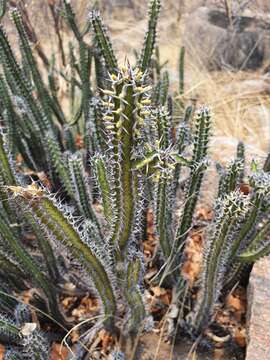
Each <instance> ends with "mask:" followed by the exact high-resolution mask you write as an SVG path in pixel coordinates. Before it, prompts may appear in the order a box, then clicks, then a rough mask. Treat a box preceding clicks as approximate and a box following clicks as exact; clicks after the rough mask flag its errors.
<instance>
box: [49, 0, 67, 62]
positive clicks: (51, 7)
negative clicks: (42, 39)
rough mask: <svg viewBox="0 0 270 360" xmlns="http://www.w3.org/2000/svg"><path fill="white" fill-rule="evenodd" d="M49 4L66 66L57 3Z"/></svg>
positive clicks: (62, 58)
mask: <svg viewBox="0 0 270 360" xmlns="http://www.w3.org/2000/svg"><path fill="white" fill-rule="evenodd" d="M48 5H49V9H50V11H51V14H52V18H53V22H54V28H55V32H56V36H57V38H58V47H59V51H60V54H61V60H62V64H63V66H66V56H65V51H64V45H63V39H62V36H61V33H60V26H59V24H60V22H59V15H58V14H57V12H56V11H55V4H54V3H50V2H49V3H48Z"/></svg>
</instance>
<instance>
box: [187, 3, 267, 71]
mask: <svg viewBox="0 0 270 360" xmlns="http://www.w3.org/2000/svg"><path fill="white" fill-rule="evenodd" d="M233 22H234V25H233V27H231V26H230V22H229V20H228V17H227V16H226V14H225V13H224V12H222V11H220V10H217V9H213V8H208V7H200V8H198V9H197V10H195V11H194V12H192V13H191V14H190V15H188V16H187V17H186V20H185V30H184V34H183V39H184V43H185V46H186V48H187V50H188V51H189V52H191V53H192V54H193V56H197V57H198V60H199V61H201V62H202V63H203V64H204V65H205V66H206V68H208V69H209V70H220V69H222V68H228V69H237V70H239V69H257V68H259V67H260V66H261V65H262V64H263V62H264V61H266V60H267V59H269V55H270V54H269V49H268V48H269V46H268V44H269V39H270V22H268V21H265V20H263V19H261V18H256V17H255V16H251V15H250V16H238V17H235V18H233Z"/></svg>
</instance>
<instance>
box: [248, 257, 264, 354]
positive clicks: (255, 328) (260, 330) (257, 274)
mask: <svg viewBox="0 0 270 360" xmlns="http://www.w3.org/2000/svg"><path fill="white" fill-rule="evenodd" d="M247 328H248V346H247V354H246V360H267V359H270V332H269V329H270V258H269V257H268V258H264V259H262V260H260V261H259V262H258V263H257V264H255V265H254V267H253V270H252V272H251V276H250V280H249V287H248V313H247Z"/></svg>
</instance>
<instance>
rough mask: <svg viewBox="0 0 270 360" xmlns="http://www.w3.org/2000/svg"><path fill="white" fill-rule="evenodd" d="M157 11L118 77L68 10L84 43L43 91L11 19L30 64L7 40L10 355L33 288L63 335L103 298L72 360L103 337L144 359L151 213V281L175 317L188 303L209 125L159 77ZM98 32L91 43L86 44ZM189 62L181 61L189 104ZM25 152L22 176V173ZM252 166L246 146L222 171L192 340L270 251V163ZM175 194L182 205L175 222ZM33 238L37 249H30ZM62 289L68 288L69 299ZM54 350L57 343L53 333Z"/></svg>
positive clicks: (2, 250)
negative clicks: (80, 304) (24, 300)
mask: <svg viewBox="0 0 270 360" xmlns="http://www.w3.org/2000/svg"><path fill="white" fill-rule="evenodd" d="M159 10H160V1H159V0H152V1H151V2H150V12H149V23H148V31H147V32H146V36H145V40H144V46H143V50H142V51H141V54H140V55H139V56H138V59H137V63H136V64H134V65H131V64H130V63H129V62H128V61H126V63H125V64H124V66H119V64H118V61H117V59H116V56H115V54H114V51H113V48H112V45H111V42H110V39H109V36H108V34H107V32H106V30H105V27H104V25H103V22H102V20H101V18H100V15H99V14H98V12H97V11H93V12H91V14H90V15H89V17H88V20H87V26H86V27H85V29H84V30H83V31H82V30H80V29H79V27H78V25H77V22H76V17H75V14H74V13H73V11H72V8H71V5H70V3H69V1H66V0H64V9H63V14H64V17H65V18H66V20H67V23H68V25H69V27H70V28H71V30H72V32H73V34H74V37H75V41H76V43H74V44H70V46H69V58H70V65H71V68H72V71H71V72H70V78H68V77H67V76H66V75H65V74H64V73H63V71H61V69H60V70H59V69H57V67H56V65H55V62H54V61H52V66H51V68H50V70H49V73H48V74H47V75H48V84H47V83H46V82H45V81H44V80H43V72H40V70H39V66H38V62H37V61H36V59H35V56H34V54H33V52H32V50H31V46H30V43H29V40H28V37H27V35H26V32H25V30H24V24H23V21H22V19H21V17H20V13H19V12H18V10H16V9H12V10H11V18H12V20H13V21H14V24H15V26H16V29H17V31H18V35H19V40H20V44H21V51H22V55H23V56H24V58H23V59H24V63H23V64H21V63H19V62H18V61H17V59H16V57H15V55H14V52H13V50H12V48H11V46H10V45H9V42H8V38H7V36H6V34H5V32H4V30H3V29H2V28H1V29H0V60H1V64H2V74H1V77H0V93H1V105H2V106H1V113H0V115H1V125H2V132H1V135H0V165H1V166H0V184H1V187H0V196H1V207H0V212H1V219H0V229H1V234H0V263H1V269H0V277H1V279H2V284H1V285H0V289H1V292H0V310H1V312H2V313H3V314H4V315H3V317H1V319H2V320H1V319H0V329H1V331H2V333H3V341H5V342H7V339H8V341H10V340H9V339H11V337H10V336H11V335H13V334H15V337H14V341H12V342H11V344H12V349H11V350H10V351H14V353H16V351H17V350H18V349H20V348H21V347H22V346H24V342H22V341H21V340H19V338H20V332H21V331H22V328H24V325H23V324H22V323H18V324H16V325H14V324H13V322H12V321H11V320H10V319H7V315H9V314H14V311H15V310H16V304H15V303H14V299H13V298H12V299H13V300H12V301H11V300H10V301H9V303H7V299H8V294H14V293H15V294H17V293H18V291H21V290H23V289H26V288H30V287H34V288H36V289H37V290H36V296H35V297H34V298H33V304H34V305H35V306H36V307H37V308H38V309H40V311H43V312H44V311H46V312H47V313H49V314H50V315H51V316H53V318H54V319H55V320H56V321H58V323H60V324H62V326H65V327H66V328H72V327H73V326H74V325H75V324H76V322H75V319H74V318H72V317H70V316H67V314H65V311H64V309H63V308H62V307H61V304H60V301H59V299H60V297H61V296H62V295H63V294H66V293H67V292H68V294H71V295H74V296H78V297H80V296H83V295H85V294H86V293H87V292H89V291H94V292H95V293H96V295H97V297H98V298H99V299H100V305H101V308H100V312H101V314H102V316H100V317H99V320H98V321H97V322H96V323H95V324H94V325H93V326H92V328H91V331H90V332H89V333H88V335H87V336H85V337H84V338H83V341H82V342H81V343H80V344H79V346H78V348H77V350H76V351H77V352H78V353H77V358H84V357H83V356H84V353H85V352H86V350H85V349H84V347H85V345H87V344H88V343H89V342H91V339H93V336H94V335H96V333H97V331H99V330H100V329H101V328H105V329H106V330H107V331H108V332H109V333H110V334H111V335H113V336H115V338H116V339H118V338H120V339H122V340H121V341H120V351H121V353H122V354H125V355H126V358H127V359H130V358H132V357H134V356H135V355H136V345H137V341H136V339H137V337H138V336H139V335H140V334H141V332H142V331H144V330H145V329H146V328H148V327H149V323H151V321H149V319H150V318H151V314H150V313H149V309H148V307H147V304H146V301H145V298H144V290H145V284H144V281H143V277H144V276H143V275H144V273H145V271H147V266H148V264H147V262H146V261H145V259H144V256H143V240H145V239H144V234H145V233H146V231H145V227H146V214H147V211H148V210H149V209H152V211H153V215H154V225H155V231H156V235H157V237H158V239H159V249H160V251H157V253H156V256H155V258H154V259H152V261H154V262H155V263H156V266H157V267H158V270H159V271H158V276H156V278H155V281H159V284H160V285H162V286H166V287H170V288H172V289H173V294H174V297H173V305H174V306H175V305H176V306H178V304H180V303H182V302H185V301H190V299H191V297H192V296H191V293H190V291H189V289H188V285H187V284H186V281H185V279H184V278H183V276H182V274H181V266H182V264H183V262H184V256H183V254H184V248H185V244H186V240H187V239H188V237H189V236H190V234H191V233H192V230H193V226H194V220H195V216H194V213H195V209H196V206H197V203H198V199H199V195H200V192H201V185H202V182H203V180H204V174H205V172H206V171H207V169H208V165H209V162H210V159H209V158H208V145H209V141H210V134H211V124H212V121H211V118H212V115H211V112H210V110H209V108H207V107H200V108H198V109H194V107H193V106H189V107H187V109H186V111H183V101H182V98H181V101H179V97H178V96H177V97H176V99H172V98H171V96H169V93H168V74H167V72H164V74H163V73H162V66H161V65H160V64H159V62H158V60H159V59H158V56H157V58H156V59H155V61H153V59H152V58H153V51H154V49H155V40H156V26H157V19H158V15H159ZM88 25H89V26H88ZM90 28H91V29H92V34H93V43H89V40H87V34H88V32H89V29H90ZM156 53H157V52H156ZM183 54H184V50H182V51H181V61H180V70H181V71H180V86H179V89H180V96H182V95H183V94H182V93H183V89H184V87H183V78H184V74H183V72H184V67H183V59H184V55H183ZM92 62H94V65H95V74H92V69H93V67H92V66H91V64H92ZM58 76H61V77H64V79H65V80H66V82H67V87H68V95H69V96H70V97H69V100H70V103H71V107H70V108H71V110H72V114H66V113H65V111H64V109H63V108H62V107H61V101H60V100H59V98H58V93H57V87H56V86H55V83H56V80H57V77H58ZM77 97H78V98H79V99H80V101H79V103H77V102H76V101H75V98H77ZM76 107H77V108H76ZM179 115H180V117H181V121H180V122H179V121H177V119H178V118H179ZM78 140H80V141H78ZM19 154H20V157H21V159H22V160H21V162H22V165H20V166H19V165H18V163H16V159H18V155H19ZM244 164H245V161H244V146H243V144H242V143H240V144H239V146H238V150H237V156H236V159H235V160H234V161H233V162H232V163H231V164H229V166H228V168H220V166H219V171H220V173H221V177H220V184H219V189H218V194H217V199H216V202H215V205H214V209H215V215H214V218H213V220H212V221H211V223H210V224H209V225H208V229H207V231H206V236H205V240H204V247H203V264H202V269H201V275H200V279H199V280H198V287H199V289H200V290H199V292H198V296H197V300H196V302H195V303H194V304H193V307H192V309H191V310H190V311H189V312H188V311H184V312H181V315H182V316H183V319H182V322H181V324H184V326H183V327H184V328H185V329H187V330H188V332H189V333H191V334H192V335H194V334H199V333H202V332H203V331H204V330H205V329H206V328H207V327H208V326H209V323H211V321H212V319H213V315H214V308H215V305H217V303H218V301H219V299H220V298H222V294H223V293H224V292H225V293H226V291H228V290H231V289H232V287H233V286H234V285H235V283H236V282H237V281H238V280H239V279H241V276H242V274H243V272H245V271H246V265H245V264H246V262H247V263H253V262H254V261H256V260H257V259H258V258H260V257H261V256H264V255H266V254H267V253H269V252H270V245H269V241H268V239H269V228H270V226H269V219H268V217H269V190H270V175H269V172H267V171H268V170H269V169H268V166H267V162H266V165H265V167H264V170H259V169H255V171H254V173H253V174H251V175H250V177H249V178H247V177H246V175H245V172H244V170H245V169H244V168H245V166H244ZM25 168H27V171H26V169H25ZM29 173H30V174H31V177H29V175H27V174H29ZM182 174H185V175H184V176H185V184H184V189H183V188H182V186H180V185H181V184H180V180H181V179H182V176H181V175H182ZM183 178H184V177H183ZM33 180H35V181H34V182H33ZM243 181H248V183H249V187H250V191H249V193H248V194H244V193H243V192H242V191H241V184H242V183H243ZM60 189H61V196H60V195H59V194H58V191H59V190H60ZM179 194H180V196H181V198H182V200H183V201H182V202H181V205H180V210H181V214H180V217H179V215H178V208H179V205H178V204H177V203H178V202H177V201H176V199H177V198H178V197H179ZM97 202H98V203H99V204H101V205H102V211H101V213H100V212H99V211H97V206H96V203H97ZM29 228H30V229H31V231H32V233H34V235H35V247H36V250H37V251H33V248H32V247H31V246H29V244H27V243H26V242H25V240H24V236H25V234H26V233H27V232H28V231H29ZM41 259H42V260H41ZM6 269H8V271H6ZM67 282H69V283H72V284H73V286H72V287H71V289H69V290H68V291H67V290H66V289H65V284H66V283H67ZM183 289H186V290H187V291H184V292H183V291H182V290H183ZM183 293H184V294H185V296H184V297H183ZM12 316H14V315H12ZM15 318H16V316H15ZM168 320H170V321H171V320H172V319H169V317H168ZM31 321H32V320H31V319H30V320H29V321H27V322H26V321H25V323H32V322H31ZM172 321H173V322H176V318H173V320H172ZM44 323H46V321H45V319H44V318H42V317H41V325H42V324H44ZM31 326H32V327H34V325H31ZM172 328H173V329H174V327H172ZM34 330H35V329H34ZM34 330H33V331H34ZM11 333H12V334H11ZM119 334H120V335H119ZM0 336H1V334H0ZM40 336H41V335H40ZM47 338H48V339H47V340H46V342H47V343H50V342H51V341H52V338H53V336H52V334H50V333H49V334H48V336H47ZM35 339H39V337H37V338H35ZM123 339H125V340H123ZM1 340H2V337H1ZM35 341H38V340H35ZM42 341H43V340H42ZM42 341H41V344H40V346H41V347H42V349H44V345H43V342H42ZM35 344H36V342H35ZM35 346H36V345H35ZM40 354H41V355H37V354H36V355H35V357H34V358H36V359H46V358H47V356H48V353H46V352H44V351H43V350H42V352H40ZM119 354H120V353H118V355H119ZM18 356H19V355H18ZM23 356H24V358H25V355H23ZM31 356H32V355H31ZM26 358H27V357H26ZM32 358H33V357H32Z"/></svg>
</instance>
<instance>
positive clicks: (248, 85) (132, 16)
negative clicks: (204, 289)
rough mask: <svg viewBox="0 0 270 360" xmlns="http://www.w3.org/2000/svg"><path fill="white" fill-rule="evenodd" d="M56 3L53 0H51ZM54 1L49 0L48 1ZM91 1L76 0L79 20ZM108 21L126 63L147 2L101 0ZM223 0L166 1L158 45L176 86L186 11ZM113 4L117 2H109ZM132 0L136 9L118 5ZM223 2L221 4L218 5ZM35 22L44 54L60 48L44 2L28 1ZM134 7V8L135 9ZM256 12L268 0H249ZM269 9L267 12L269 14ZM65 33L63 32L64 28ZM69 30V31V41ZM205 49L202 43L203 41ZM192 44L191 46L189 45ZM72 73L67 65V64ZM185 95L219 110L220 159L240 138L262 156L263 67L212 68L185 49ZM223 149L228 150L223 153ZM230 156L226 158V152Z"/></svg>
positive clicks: (269, 109)
mask: <svg viewBox="0 0 270 360" xmlns="http://www.w3.org/2000/svg"><path fill="white" fill-rule="evenodd" d="M51 1H53V0H51ZM49 2H50V1H48V3H49ZM91 3H92V4H95V2H94V1H93V0H92V1H91V2H90V4H89V2H88V1H84V0H80V1H73V5H74V8H75V10H76V11H77V14H78V18H79V19H81V22H83V21H84V19H85V17H86V15H87V13H88V9H89V8H91ZM100 3H101V7H102V8H103V10H105V11H104V17H105V18H106V23H107V24H108V26H109V30H110V32H111V33H112V38H113V45H114V47H115V48H116V51H117V55H118V56H120V58H121V59H122V61H123V62H124V61H125V58H129V59H132V58H133V57H134V53H133V49H135V48H138V46H139V45H140V44H141V40H142V38H143V35H144V30H145V27H146V19H145V16H144V14H145V12H146V9H147V3H146V2H145V1H141V0H133V1H132V0H131V1H127V0H126V1H123V0H121V1H119V0H118V1H116V0H115V1H108V0H101V1H100ZM221 3H222V1H221V0H218V1H217V0H213V1H203V0H193V1H185V0H182V1H179V2H177V3H176V2H174V1H170V0H167V1H166V2H165V5H164V9H163V12H162V15H161V19H160V23H159V33H160V34H161V35H160V37H159V45H160V49H161V51H160V52H161V54H162V60H163V61H166V60H168V64H167V67H168V69H169V71H170V76H171V82H172V84H171V85H172V88H173V87H175V86H177V67H178V58H179V48H180V46H181V44H182V42H183V41H182V40H183V39H182V32H183V28H184V26H185V18H186V16H187V14H188V13H189V12H190V11H192V10H194V9H195V8H196V7H198V6H200V5H208V4H216V5H220V4H221ZM111 4H113V5H111ZM120 4H126V5H128V4H133V5H134V8H130V7H128V6H120ZM220 6H221V5H220ZM28 9H29V10H30V14H32V15H33V16H31V22H32V24H33V27H34V28H35V29H37V31H38V36H39V40H40V42H41V44H42V46H43V47H44V48H45V50H46V52H52V51H53V52H57V51H58V49H57V42H56V41H55V32H54V28H53V26H48V22H51V17H50V13H49V9H48V7H47V5H46V1H41V0H32V1H29V2H28ZM135 9H136V10H135ZM250 11H252V12H253V13H254V12H255V11H256V12H257V13H258V16H260V14H262V13H263V12H264V13H263V14H265V16H266V17H268V16H270V5H269V2H268V1H265V0H255V1H251V2H250V6H249V8H248V9H246V12H247V14H248V12H250ZM268 11H269V15H268ZM64 32H65V31H64ZM68 37H69V34H68V33H66V32H65V41H67V40H68ZM201 47H202V51H203V44H201ZM191 48H192V44H191ZM67 71H68V65H67ZM185 71H186V72H185V80H186V88H185V94H184V96H185V98H186V99H187V100H188V99H194V98H196V99H198V102H199V103H202V104H209V105H210V106H211V107H212V108H213V111H214V114H215V129H216V136H217V137H216V139H215V148H216V149H217V153H218V154H220V152H222V159H224V158H226V157H228V156H230V155H231V153H232V152H233V151H234V148H235V145H236V144H237V141H238V140H239V139H241V140H244V141H245V142H246V143H247V145H248V148H247V153H248V154H250V155H251V156H252V155H258V156H259V157H260V156H264V155H265V153H266V152H267V151H268V146H269V143H270V120H269V116H270V96H269V92H270V81H269V75H267V74H264V70H263V69H261V70H259V71H256V72H244V71H242V72H230V71H221V72H209V71H207V70H206V69H205V68H204V65H203V64H202V63H201V62H200V56H199V55H198V56H196V57H194V56H191V55H190V54H188V53H187V56H186V69H185ZM224 151H225V153H224ZM226 154H227V155H228V156H226Z"/></svg>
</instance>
